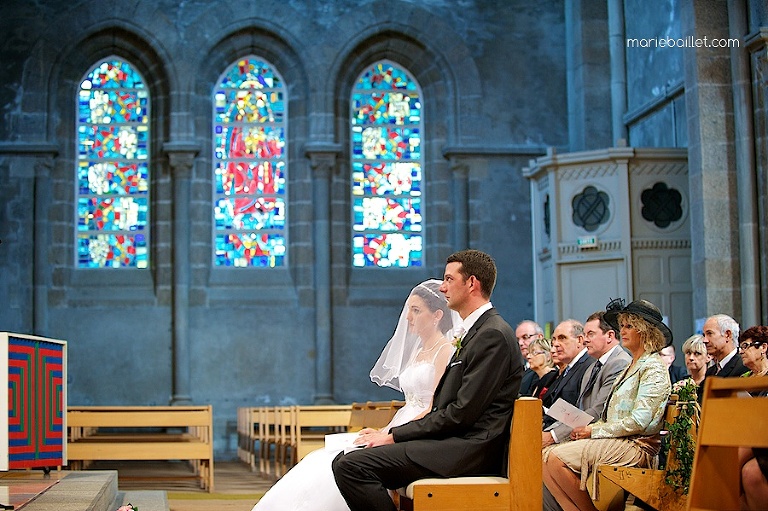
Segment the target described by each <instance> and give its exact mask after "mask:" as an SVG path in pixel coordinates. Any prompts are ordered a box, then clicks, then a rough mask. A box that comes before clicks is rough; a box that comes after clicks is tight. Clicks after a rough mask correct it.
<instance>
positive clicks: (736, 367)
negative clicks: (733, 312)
mask: <svg viewBox="0 0 768 511" xmlns="http://www.w3.org/2000/svg"><path fill="white" fill-rule="evenodd" d="M702 335H703V336H704V345H705V346H706V347H707V353H708V354H709V355H711V356H712V361H713V362H714V363H713V365H712V366H711V367H710V368H709V369H707V377H709V376H720V377H725V378H728V377H731V376H741V375H742V374H744V373H746V372H747V368H746V367H745V366H744V363H743V362H742V361H741V357H740V356H739V350H738V339H739V324H738V323H737V322H736V320H735V319H733V318H732V317H730V316H728V315H726V314H715V315H714V316H710V317H708V318H707V321H705V322H704V327H703V328H702Z"/></svg>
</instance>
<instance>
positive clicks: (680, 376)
mask: <svg viewBox="0 0 768 511" xmlns="http://www.w3.org/2000/svg"><path fill="white" fill-rule="evenodd" d="M659 354H660V355H661V359H662V360H663V361H664V363H665V364H667V369H668V370H669V381H671V382H672V383H675V382H678V381H680V380H684V379H686V378H688V371H686V370H685V368H684V367H680V366H676V365H675V355H676V354H675V345H674V344H672V345H669V346H667V347H666V348H664V349H663V350H661V351H660V352H659Z"/></svg>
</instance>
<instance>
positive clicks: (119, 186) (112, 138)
mask: <svg viewBox="0 0 768 511" xmlns="http://www.w3.org/2000/svg"><path fill="white" fill-rule="evenodd" d="M149 112H150V98H149V91H148V90H147V89H146V87H145V84H144V79H143V78H142V77H141V75H140V74H139V73H138V72H137V71H136V70H135V69H134V68H133V66H131V65H130V64H129V63H127V62H125V61H123V60H120V59H116V58H114V59H107V60H105V61H103V62H100V63H99V64H98V65H96V66H95V67H94V68H93V70H91V71H90V72H89V73H88V74H87V75H86V76H85V77H84V78H83V79H82V81H81V83H80V90H79V92H78V101H77V169H76V173H77V206H76V207H77V211H76V215H77V219H78V221H77V231H76V237H77V243H76V246H77V247H76V250H77V255H76V257H77V267H78V268H147V267H148V265H149V229H148V222H149V161H148V159H149Z"/></svg>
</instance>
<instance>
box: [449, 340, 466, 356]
mask: <svg viewBox="0 0 768 511" xmlns="http://www.w3.org/2000/svg"><path fill="white" fill-rule="evenodd" d="M462 339H464V337H463V336H460V335H456V336H454V337H453V342H452V343H451V344H453V347H454V348H456V356H457V357H458V356H459V352H460V351H461V341H462Z"/></svg>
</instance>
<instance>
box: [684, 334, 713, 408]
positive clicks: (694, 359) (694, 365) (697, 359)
mask: <svg viewBox="0 0 768 511" xmlns="http://www.w3.org/2000/svg"><path fill="white" fill-rule="evenodd" d="M683 355H685V368H686V369H688V374H690V378H691V379H692V380H693V382H694V383H695V384H696V387H697V389H696V393H697V395H699V396H700V395H701V385H702V384H703V383H704V378H705V377H706V375H707V365H708V364H709V361H710V359H711V357H710V356H709V354H707V346H706V345H705V344H704V337H703V336H701V335H699V334H693V335H692V336H690V337H689V338H688V339H686V340H685V342H684V343H683Z"/></svg>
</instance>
